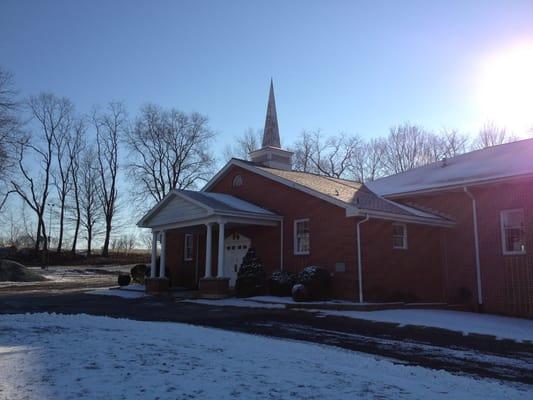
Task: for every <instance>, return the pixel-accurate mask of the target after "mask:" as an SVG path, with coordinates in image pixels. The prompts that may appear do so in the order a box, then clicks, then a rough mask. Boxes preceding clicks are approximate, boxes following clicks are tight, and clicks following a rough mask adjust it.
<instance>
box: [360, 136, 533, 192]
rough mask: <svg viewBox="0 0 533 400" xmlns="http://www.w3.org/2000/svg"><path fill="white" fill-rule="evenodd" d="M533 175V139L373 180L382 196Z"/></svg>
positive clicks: (471, 153)
mask: <svg viewBox="0 0 533 400" xmlns="http://www.w3.org/2000/svg"><path fill="white" fill-rule="evenodd" d="M526 175H530V176H531V175H533V139H526V140H520V141H518V142H513V143H506V144H500V145H498V146H493V147H487V148H486V149H482V150H476V151H472V152H470V153H465V154H461V155H459V156H457V157H453V158H450V159H447V160H446V162H442V161H439V162H435V163H432V164H428V165H425V166H423V167H419V168H414V169H412V170H409V171H406V172H403V173H400V174H396V175H391V176H387V177H385V178H381V179H378V180H376V181H374V182H371V183H369V187H370V189H372V190H373V191H374V192H375V193H378V194H379V195H382V196H393V195H399V194H407V193H413V192H419V191H425V190H435V189H440V188H449V187H456V186H462V185H468V184H476V183H483V182H488V181H491V180H495V179H505V178H511V177H518V176H526Z"/></svg>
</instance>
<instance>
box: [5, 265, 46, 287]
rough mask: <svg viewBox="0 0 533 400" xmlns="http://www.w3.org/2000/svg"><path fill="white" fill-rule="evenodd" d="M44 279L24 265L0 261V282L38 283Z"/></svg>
mask: <svg viewBox="0 0 533 400" xmlns="http://www.w3.org/2000/svg"><path fill="white" fill-rule="evenodd" d="M45 280H46V278H45V277H44V276H42V275H41V274H39V273H37V272H34V271H31V270H30V269H28V268H26V267H25V266H24V265H22V264H19V263H18V262H15V261H11V260H0V282H6V281H9V282H39V281H45Z"/></svg>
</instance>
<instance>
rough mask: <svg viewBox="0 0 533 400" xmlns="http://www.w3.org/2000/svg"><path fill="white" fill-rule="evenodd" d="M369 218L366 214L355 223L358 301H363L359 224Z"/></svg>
mask: <svg viewBox="0 0 533 400" xmlns="http://www.w3.org/2000/svg"><path fill="white" fill-rule="evenodd" d="M369 219H370V216H369V215H368V214H367V215H366V218H365V219H363V220H361V221H359V222H358V223H357V225H356V230H357V277H358V280H359V303H363V261H362V257H361V228H360V225H361V224H364V223H365V222H367V221H368V220H369Z"/></svg>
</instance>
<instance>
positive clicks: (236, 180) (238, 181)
mask: <svg viewBox="0 0 533 400" xmlns="http://www.w3.org/2000/svg"><path fill="white" fill-rule="evenodd" d="M243 183H244V180H243V179H242V176H241V175H235V178H233V182H232V186H233V187H234V188H236V187H239V186H242V184H243Z"/></svg>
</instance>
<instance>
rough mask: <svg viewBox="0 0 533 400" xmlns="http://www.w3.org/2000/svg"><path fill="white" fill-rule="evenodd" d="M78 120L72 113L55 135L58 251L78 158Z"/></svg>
mask: <svg viewBox="0 0 533 400" xmlns="http://www.w3.org/2000/svg"><path fill="white" fill-rule="evenodd" d="M76 124H77V121H76V120H75V119H74V118H73V116H72V115H69V116H67V118H65V120H64V123H63V124H61V125H59V126H58V129H57V130H56V133H55V135H54V136H53V146H54V153H55V166H54V168H53V170H52V180H53V183H54V186H55V188H56V192H57V199H58V203H59V233H58V237H57V247H56V251H57V253H61V250H62V246H63V234H64V231H65V212H66V206H67V198H68V197H69V194H70V192H71V190H72V178H73V176H72V167H73V163H74V162H75V158H77V154H73V152H72V151H71V150H72V146H74V145H75V144H74V143H73V141H75V140H76V138H75V135H74V132H73V131H74V128H75V125H76Z"/></svg>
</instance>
